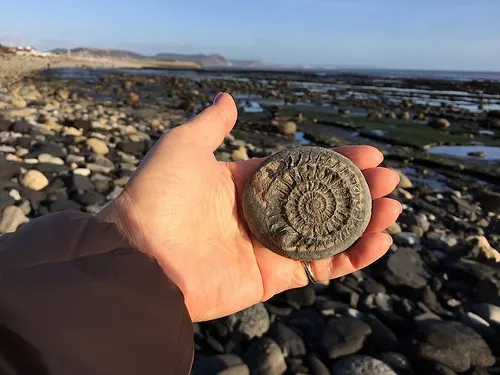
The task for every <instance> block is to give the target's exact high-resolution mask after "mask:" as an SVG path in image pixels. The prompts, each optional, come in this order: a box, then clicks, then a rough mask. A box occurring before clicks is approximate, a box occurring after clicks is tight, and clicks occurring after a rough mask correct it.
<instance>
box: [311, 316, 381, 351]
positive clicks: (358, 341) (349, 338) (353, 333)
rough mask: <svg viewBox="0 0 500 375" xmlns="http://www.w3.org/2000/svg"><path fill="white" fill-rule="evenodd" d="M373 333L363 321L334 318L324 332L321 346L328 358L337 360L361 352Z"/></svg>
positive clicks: (349, 318)
mask: <svg viewBox="0 0 500 375" xmlns="http://www.w3.org/2000/svg"><path fill="white" fill-rule="evenodd" d="M371 332H372V330H371V328H370V326H369V325H368V324H366V323H365V322H363V321H361V320H358V319H355V318H352V317H341V318H334V319H331V320H330V321H329V322H328V323H327V325H326V327H325V330H323V332H322V338H321V340H320V342H319V345H320V346H321V348H322V349H323V351H324V352H325V353H326V354H327V356H328V358H330V359H336V358H339V357H343V356H346V355H349V354H353V353H356V352H357V351H358V350H360V349H361V348H362V347H363V344H364V341H365V339H366V337H367V336H369V335H370V333H371Z"/></svg>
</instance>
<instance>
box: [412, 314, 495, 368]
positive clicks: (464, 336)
mask: <svg viewBox="0 0 500 375" xmlns="http://www.w3.org/2000/svg"><path fill="white" fill-rule="evenodd" d="M414 337H415V340H414V341H412V345H413V352H414V353H415V354H416V355H417V356H418V357H420V358H422V359H425V360H429V361H432V362H436V363H438V364H441V365H444V366H446V367H449V368H450V369H452V370H453V371H456V372H460V373H462V372H465V371H467V370H469V369H470V368H471V367H490V366H492V365H493V364H494V363H495V357H494V356H493V355H492V353H491V350H490V348H489V347H488V344H487V343H486V342H485V341H484V339H483V338H482V337H481V336H480V335H479V334H478V333H477V332H476V331H474V330H473V329H472V328H470V327H468V326H466V325H463V324H462V323H459V322H444V321H435V322H430V323H427V324H421V325H420V328H419V329H418V331H417V332H415V333H414Z"/></svg>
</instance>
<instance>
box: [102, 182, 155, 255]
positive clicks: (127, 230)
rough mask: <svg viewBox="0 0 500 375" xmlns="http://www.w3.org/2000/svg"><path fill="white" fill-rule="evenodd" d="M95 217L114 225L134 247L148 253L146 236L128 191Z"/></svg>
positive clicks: (124, 191)
mask: <svg viewBox="0 0 500 375" xmlns="http://www.w3.org/2000/svg"><path fill="white" fill-rule="evenodd" d="M95 216H96V217H97V218H98V219H99V220H101V221H103V222H107V223H112V224H114V225H115V226H116V228H117V229H118V231H119V232H120V234H121V235H122V236H123V237H125V239H126V240H127V241H128V242H129V243H130V244H131V245H132V246H134V247H135V248H136V249H137V250H139V251H141V252H143V253H148V252H147V251H146V246H145V241H144V235H143V233H142V230H141V229H140V225H139V222H140V221H139V217H138V215H137V210H135V209H134V202H133V199H132V198H131V197H130V195H129V194H128V193H127V191H126V190H123V192H122V193H121V194H120V195H119V196H118V197H117V198H115V199H114V200H112V201H111V202H110V203H108V204H107V205H106V206H105V207H104V208H103V209H102V210H101V211H99V212H98V213H97V214H96V215H95Z"/></svg>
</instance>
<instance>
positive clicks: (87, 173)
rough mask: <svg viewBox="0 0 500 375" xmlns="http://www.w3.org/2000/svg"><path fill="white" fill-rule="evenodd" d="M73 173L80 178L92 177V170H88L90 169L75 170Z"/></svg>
mask: <svg viewBox="0 0 500 375" xmlns="http://www.w3.org/2000/svg"><path fill="white" fill-rule="evenodd" d="M73 173H74V174H78V175H80V176H84V177H88V176H90V173H91V172H90V169H88V168H75V169H74V170H73Z"/></svg>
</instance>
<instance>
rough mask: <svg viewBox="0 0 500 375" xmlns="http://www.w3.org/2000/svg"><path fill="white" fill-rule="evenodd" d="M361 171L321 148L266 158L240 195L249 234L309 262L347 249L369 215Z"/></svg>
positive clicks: (367, 220)
mask: <svg viewBox="0 0 500 375" xmlns="http://www.w3.org/2000/svg"><path fill="white" fill-rule="evenodd" d="M371 205H372V202H371V196H370V190H369V188H368V184H367V183H366V180H365V178H364V176H363V174H362V173H361V171H360V170H359V169H358V168H357V167H356V165H354V163H352V162H351V161H350V160H349V159H347V158H346V157H344V156H342V155H340V154H339V153H336V152H335V151H332V150H330V149H326V148H322V147H312V146H301V147H295V148H290V149H285V150H283V151H280V152H278V153H276V154H274V155H273V156H271V157H269V158H268V159H267V160H266V161H265V162H264V163H263V164H262V165H261V166H260V167H259V168H258V169H257V170H256V171H255V173H254V174H253V176H252V177H251V179H250V181H249V182H248V184H247V185H246V187H245V190H244V193H243V213H244V215H245V219H246V221H247V223H248V226H249V228H250V230H251V232H252V233H253V234H254V235H255V236H256V237H257V239H258V240H259V241H260V242H261V243H262V244H263V245H264V246H266V247H267V248H269V249H270V250H272V251H274V252H276V253H278V254H280V255H283V256H286V257H288V258H292V259H297V260H302V261H309V260H317V259H323V258H327V257H330V256H332V255H334V254H337V253H340V252H342V251H344V250H346V249H348V248H349V247H350V246H351V245H352V244H353V243H354V242H355V241H356V240H357V239H358V238H359V237H360V236H361V235H362V233H363V232H364V230H365V229H366V227H367V225H368V222H369V220H370V217H371Z"/></svg>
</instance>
